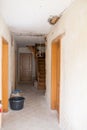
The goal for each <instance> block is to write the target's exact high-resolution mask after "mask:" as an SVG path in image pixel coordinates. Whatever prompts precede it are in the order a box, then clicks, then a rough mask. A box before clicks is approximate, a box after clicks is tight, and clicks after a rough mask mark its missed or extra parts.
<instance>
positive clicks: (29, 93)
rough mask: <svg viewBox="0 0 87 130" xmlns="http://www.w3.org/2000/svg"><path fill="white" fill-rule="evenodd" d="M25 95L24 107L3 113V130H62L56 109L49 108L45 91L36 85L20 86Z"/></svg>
mask: <svg viewBox="0 0 87 130" xmlns="http://www.w3.org/2000/svg"><path fill="white" fill-rule="evenodd" d="M19 88H20V89H21V90H22V91H23V93H24V97H25V104H24V109H23V110H20V111H12V110H9V112H8V113H4V114H3V128H2V130H60V129H58V128H59V126H58V119H57V114H56V112H55V111H52V110H50V109H49V107H48V105H47V103H46V99H45V96H44V91H42V90H37V89H36V88H35V87H32V86H31V87H29V86H26V85H22V86H21V87H19Z"/></svg>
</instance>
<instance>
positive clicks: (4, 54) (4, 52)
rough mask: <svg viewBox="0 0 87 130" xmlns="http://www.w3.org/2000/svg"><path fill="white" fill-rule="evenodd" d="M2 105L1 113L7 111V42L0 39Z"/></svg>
mask: <svg viewBox="0 0 87 130" xmlns="http://www.w3.org/2000/svg"><path fill="white" fill-rule="evenodd" d="M2 104H3V112H7V111H8V42H7V41H6V40H5V39H4V38H2Z"/></svg>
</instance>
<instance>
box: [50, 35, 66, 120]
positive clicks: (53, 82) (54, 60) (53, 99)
mask: <svg viewBox="0 0 87 130" xmlns="http://www.w3.org/2000/svg"><path fill="white" fill-rule="evenodd" d="M64 34H65V33H63V34H61V35H59V36H58V37H56V38H55V39H54V40H53V41H52V46H51V109H52V110H57V87H58V84H57V51H58V50H57V49H58V47H59V62H60V63H59V68H60V67H61V40H62V37H63V36H64ZM58 44H59V45H58ZM60 73H61V72H60V71H59V74H58V75H59V81H60ZM60 87H61V86H60V83H59V108H58V110H57V111H58V119H60Z"/></svg>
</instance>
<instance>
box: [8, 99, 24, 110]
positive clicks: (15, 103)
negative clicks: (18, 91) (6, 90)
mask: <svg viewBox="0 0 87 130" xmlns="http://www.w3.org/2000/svg"><path fill="white" fill-rule="evenodd" d="M24 100H25V98H24V97H11V98H10V99H9V102H10V108H11V109H12V110H21V109H23V107H24Z"/></svg>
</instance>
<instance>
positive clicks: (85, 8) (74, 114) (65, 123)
mask: <svg viewBox="0 0 87 130" xmlns="http://www.w3.org/2000/svg"><path fill="white" fill-rule="evenodd" d="M86 27H87V1H86V0H75V1H74V2H73V3H72V5H71V6H70V7H69V8H68V9H67V10H66V11H65V12H64V13H63V15H62V17H61V18H60V20H59V21H58V23H57V24H56V25H55V26H54V27H53V28H52V30H51V31H50V33H49V34H48V37H47V47H46V72H47V73H46V87H47V89H46V98H47V101H48V103H49V104H51V100H50V99H51V80H52V79H51V44H52V41H53V39H55V38H56V37H57V36H58V35H60V34H62V33H64V32H65V35H64V37H63V38H62V40H61V81H60V88H61V90H60V98H61V101H60V126H61V128H62V129H64V130H87V28H86Z"/></svg>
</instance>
